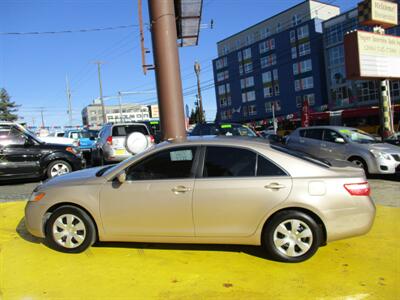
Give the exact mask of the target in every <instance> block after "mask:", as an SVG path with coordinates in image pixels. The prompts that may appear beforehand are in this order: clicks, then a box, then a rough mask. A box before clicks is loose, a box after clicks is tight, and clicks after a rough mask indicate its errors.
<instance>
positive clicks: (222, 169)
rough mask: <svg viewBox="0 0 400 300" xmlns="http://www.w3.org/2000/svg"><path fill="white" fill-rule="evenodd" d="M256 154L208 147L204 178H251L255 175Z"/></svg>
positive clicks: (241, 150)
mask: <svg viewBox="0 0 400 300" xmlns="http://www.w3.org/2000/svg"><path fill="white" fill-rule="evenodd" d="M256 156H257V155H256V154H255V153H254V152H252V151H249V150H245V149H239V148H230V147H211V146H209V147H207V150H206V157H205V161H204V169H203V177H207V178H213V177H214V178H215V177H251V176H254V174H255V167H256Z"/></svg>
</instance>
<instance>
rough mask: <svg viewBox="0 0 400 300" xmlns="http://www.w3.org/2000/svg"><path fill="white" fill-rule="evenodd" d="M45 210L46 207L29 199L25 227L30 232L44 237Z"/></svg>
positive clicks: (26, 207)
mask: <svg viewBox="0 0 400 300" xmlns="http://www.w3.org/2000/svg"><path fill="white" fill-rule="evenodd" d="M44 212H46V207H44V206H43V205H42V204H40V203H37V202H32V201H28V202H27V203H26V206H25V227H26V229H27V230H28V231H29V233H30V234H32V235H33V236H36V237H40V238H44V237H45V232H44V221H45V219H44Z"/></svg>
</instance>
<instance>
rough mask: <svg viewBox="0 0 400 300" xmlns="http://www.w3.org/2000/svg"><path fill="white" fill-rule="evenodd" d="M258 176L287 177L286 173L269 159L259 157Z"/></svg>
mask: <svg viewBox="0 0 400 300" xmlns="http://www.w3.org/2000/svg"><path fill="white" fill-rule="evenodd" d="M257 176H260V177H262V176H269V177H272V176H286V173H285V172H284V171H283V170H282V169H281V168H279V167H278V166H277V165H275V164H274V163H272V162H270V161H269V160H268V159H266V158H264V157H262V156H261V155H257Z"/></svg>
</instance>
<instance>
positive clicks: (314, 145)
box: [301, 128, 323, 157]
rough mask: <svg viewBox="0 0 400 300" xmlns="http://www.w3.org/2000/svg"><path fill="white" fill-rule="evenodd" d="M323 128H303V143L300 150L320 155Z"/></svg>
mask: <svg viewBox="0 0 400 300" xmlns="http://www.w3.org/2000/svg"><path fill="white" fill-rule="evenodd" d="M322 133H323V129H321V128H312V129H311V128H310V129H306V130H305V135H304V137H303V140H304V143H303V148H302V150H301V151H303V152H306V153H308V154H311V155H314V156H316V157H320V156H321V142H322Z"/></svg>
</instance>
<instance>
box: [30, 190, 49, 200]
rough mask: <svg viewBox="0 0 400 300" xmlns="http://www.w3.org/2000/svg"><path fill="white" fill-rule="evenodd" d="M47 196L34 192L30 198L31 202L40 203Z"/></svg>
mask: <svg viewBox="0 0 400 300" xmlns="http://www.w3.org/2000/svg"><path fill="white" fill-rule="evenodd" d="M45 195H46V193H43V192H33V193H32V195H31V197H30V198H29V201H34V202H37V201H40V200H42V199H43V197H44V196H45Z"/></svg>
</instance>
